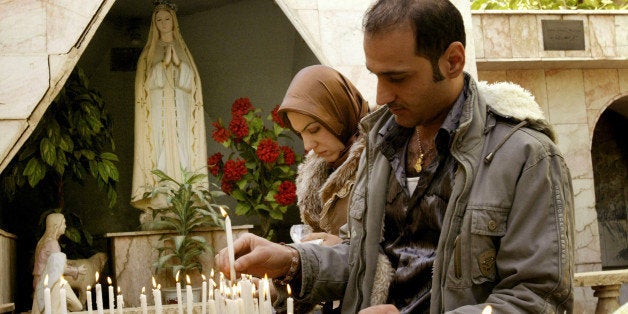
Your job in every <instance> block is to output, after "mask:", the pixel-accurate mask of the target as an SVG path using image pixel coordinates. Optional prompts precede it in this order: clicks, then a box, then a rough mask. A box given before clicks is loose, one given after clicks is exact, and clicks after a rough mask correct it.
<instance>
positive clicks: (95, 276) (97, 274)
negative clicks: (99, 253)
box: [94, 272, 100, 282]
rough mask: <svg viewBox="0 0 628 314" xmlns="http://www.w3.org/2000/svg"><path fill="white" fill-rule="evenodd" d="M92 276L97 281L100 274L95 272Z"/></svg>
mask: <svg viewBox="0 0 628 314" xmlns="http://www.w3.org/2000/svg"><path fill="white" fill-rule="evenodd" d="M94 278H96V282H98V279H99V278H100V274H99V273H98V272H96V274H95V275H94Z"/></svg>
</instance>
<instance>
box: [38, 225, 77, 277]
mask: <svg viewBox="0 0 628 314" xmlns="http://www.w3.org/2000/svg"><path fill="white" fill-rule="evenodd" d="M64 233H65V217H63V214H59V213H52V214H49V215H48V216H46V231H44V235H43V236H42V237H41V238H40V239H39V242H37V246H36V247H35V266H34V267H33V289H36V288H37V284H39V283H40V281H43V278H42V277H41V276H42V275H43V274H44V268H45V267H46V263H47V262H48V257H49V256H50V255H51V254H53V253H59V252H61V246H60V245H59V238H60V237H61V235H63V234H64ZM64 256H65V255H64ZM64 265H65V263H64ZM85 272H86V268H85V265H81V266H79V267H73V266H68V265H66V266H65V269H64V271H63V275H65V276H72V277H74V279H76V278H77V277H78V275H79V274H85Z"/></svg>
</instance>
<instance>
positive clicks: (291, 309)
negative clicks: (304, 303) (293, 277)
mask: <svg viewBox="0 0 628 314" xmlns="http://www.w3.org/2000/svg"><path fill="white" fill-rule="evenodd" d="M286 289H287V290H288V300H287V304H288V309H287V311H288V313H287V314H294V300H293V299H292V289H290V285H286Z"/></svg>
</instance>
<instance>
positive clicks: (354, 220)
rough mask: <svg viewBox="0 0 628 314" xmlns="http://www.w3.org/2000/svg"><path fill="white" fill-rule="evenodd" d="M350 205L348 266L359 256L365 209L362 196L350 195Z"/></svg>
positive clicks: (364, 201) (364, 200)
mask: <svg viewBox="0 0 628 314" xmlns="http://www.w3.org/2000/svg"><path fill="white" fill-rule="evenodd" d="M350 202H351V204H350V206H349V222H348V226H349V233H350V234H349V238H350V241H351V249H350V251H349V265H351V266H353V264H355V259H356V256H358V255H359V252H360V250H361V249H360V247H361V245H362V242H361V239H362V233H363V221H362V217H363V216H364V209H365V208H366V199H365V197H364V195H361V194H359V193H355V192H354V193H353V194H352V195H351V200H350Z"/></svg>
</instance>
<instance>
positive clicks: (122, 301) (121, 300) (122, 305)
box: [116, 286, 124, 314]
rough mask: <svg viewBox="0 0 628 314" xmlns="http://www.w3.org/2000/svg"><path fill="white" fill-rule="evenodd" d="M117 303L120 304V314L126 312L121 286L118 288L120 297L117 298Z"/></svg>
mask: <svg viewBox="0 0 628 314" xmlns="http://www.w3.org/2000/svg"><path fill="white" fill-rule="evenodd" d="M116 303H118V307H117V309H118V314H122V313H123V312H124V297H123V296H122V293H120V286H118V295H117V296H116Z"/></svg>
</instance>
